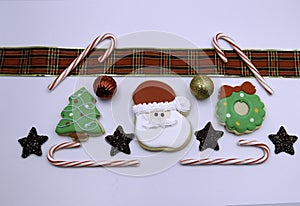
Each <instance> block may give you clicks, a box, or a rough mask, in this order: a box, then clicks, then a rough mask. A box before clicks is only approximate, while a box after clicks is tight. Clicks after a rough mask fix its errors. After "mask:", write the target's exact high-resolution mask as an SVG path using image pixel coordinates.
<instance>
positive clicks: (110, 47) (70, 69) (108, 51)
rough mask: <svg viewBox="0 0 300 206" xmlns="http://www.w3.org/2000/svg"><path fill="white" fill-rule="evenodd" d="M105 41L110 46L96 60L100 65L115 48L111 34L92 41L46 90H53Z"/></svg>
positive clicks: (114, 39) (114, 40)
mask: <svg viewBox="0 0 300 206" xmlns="http://www.w3.org/2000/svg"><path fill="white" fill-rule="evenodd" d="M105 39H110V40H111V44H110V46H109V48H108V49H107V50H106V52H105V53H104V54H103V55H102V56H100V57H99V58H98V61H99V63H102V62H103V61H104V60H105V59H106V58H107V57H108V56H109V55H110V53H111V52H112V51H113V50H114V48H115V46H116V37H115V36H114V35H113V34H109V33H107V34H104V35H102V36H98V37H97V38H96V39H94V41H93V42H92V43H91V44H90V45H88V46H87V47H86V48H85V49H84V50H83V52H82V53H81V54H80V55H79V56H78V57H77V58H76V59H74V60H73V62H72V63H71V64H70V65H69V66H68V67H67V68H66V69H65V70H64V71H63V72H62V73H61V74H60V75H59V76H58V77H56V79H55V80H54V81H53V82H52V83H51V84H50V85H49V86H48V89H49V90H50V91H51V90H53V89H54V88H55V87H56V86H57V85H58V84H59V83H61V82H62V81H63V80H64V79H65V78H66V77H67V76H68V74H69V73H70V72H71V71H72V70H73V69H74V68H75V67H76V66H77V65H78V64H79V63H80V62H81V61H82V60H83V59H84V58H85V57H86V56H87V55H88V54H89V53H90V52H91V51H92V50H93V49H95V47H96V46H97V45H98V44H99V43H101V42H102V41H104V40H105Z"/></svg>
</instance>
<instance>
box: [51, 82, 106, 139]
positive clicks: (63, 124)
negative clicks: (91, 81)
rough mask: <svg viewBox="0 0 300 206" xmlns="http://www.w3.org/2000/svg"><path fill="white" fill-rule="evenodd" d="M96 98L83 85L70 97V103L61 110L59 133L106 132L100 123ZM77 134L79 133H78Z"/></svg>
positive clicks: (85, 135) (96, 134) (88, 134)
mask: <svg viewBox="0 0 300 206" xmlns="http://www.w3.org/2000/svg"><path fill="white" fill-rule="evenodd" d="M95 102H96V101H95V98H94V97H93V96H92V95H91V94H90V93H89V92H88V91H87V90H86V89H85V88H84V87H82V88H81V89H79V90H78V91H77V92H75V93H74V94H73V95H72V96H70V97H69V104H68V105H67V106H66V107H65V108H64V110H63V111H62V112H61V117H62V119H61V120H60V121H59V123H58V125H57V126H56V129H55V132H56V133H57V134H59V135H65V136H71V137H72V138H74V136H75V139H76V137H78V136H84V138H83V139H84V140H86V139H87V137H88V136H99V135H101V134H103V133H104V129H103V127H102V125H101V124H100V123H99V121H98V118H100V116H101V115H100V112H99V111H98V109H97V108H96V106H95ZM76 134H77V135H76Z"/></svg>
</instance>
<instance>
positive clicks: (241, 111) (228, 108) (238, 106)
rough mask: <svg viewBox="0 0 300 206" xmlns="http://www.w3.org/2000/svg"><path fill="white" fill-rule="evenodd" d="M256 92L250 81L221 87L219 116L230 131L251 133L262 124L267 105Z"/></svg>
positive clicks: (239, 133)
mask: <svg viewBox="0 0 300 206" xmlns="http://www.w3.org/2000/svg"><path fill="white" fill-rule="evenodd" d="M255 92H256V89H255V87H254V86H253V85H252V84H251V83H250V82H244V83H243V84H242V85H241V86H236V87H231V86H228V85H224V86H222V87H221V88H220V93H219V101H218V103H217V116H218V119H219V122H220V123H221V124H222V125H225V127H226V129H227V130H228V131H229V132H233V133H234V134H237V135H241V134H245V133H251V132H253V131H254V130H256V129H258V128H259V127H260V126H261V125H262V123H263V120H264V118H265V114H266V112H265V107H264V103H262V102H261V100H260V98H259V96H257V95H256V94H255Z"/></svg>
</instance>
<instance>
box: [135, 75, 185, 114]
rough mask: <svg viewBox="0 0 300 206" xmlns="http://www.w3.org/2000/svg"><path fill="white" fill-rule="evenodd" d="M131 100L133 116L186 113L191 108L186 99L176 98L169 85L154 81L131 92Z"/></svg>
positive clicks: (146, 82) (143, 84)
mask: <svg viewBox="0 0 300 206" xmlns="http://www.w3.org/2000/svg"><path fill="white" fill-rule="evenodd" d="M132 99H133V102H134V104H135V105H134V106H133V111H134V113H135V114H143V113H148V112H154V111H170V110H177V111H179V112H188V111H189V110H190V107H191V104H190V102H189V100H188V99H187V98H185V97H183V96H176V94H175V92H174V90H173V89H172V88H171V87H170V86H169V85H167V84H166V83H163V82H160V81H155V80H150V81H145V82H143V83H141V84H140V85H139V86H138V87H137V88H136V90H135V91H134V92H133V95H132Z"/></svg>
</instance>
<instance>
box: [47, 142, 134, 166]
mask: <svg viewBox="0 0 300 206" xmlns="http://www.w3.org/2000/svg"><path fill="white" fill-rule="evenodd" d="M80 145H81V144H80V142H64V143H61V144H57V145H54V146H52V147H51V148H50V149H49V151H48V155H47V159H48V161H49V162H50V163H51V164H52V165H54V166H57V167H128V166H137V165H139V161H138V160H115V161H97V162H96V161H93V160H86V161H65V160H56V159H54V153H55V152H56V151H58V150H61V149H70V148H78V147H80Z"/></svg>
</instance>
